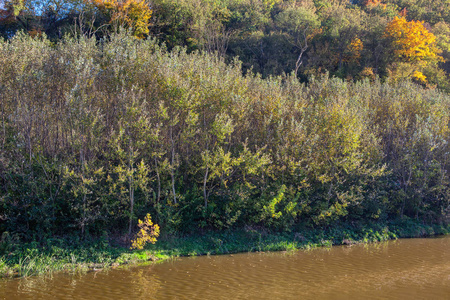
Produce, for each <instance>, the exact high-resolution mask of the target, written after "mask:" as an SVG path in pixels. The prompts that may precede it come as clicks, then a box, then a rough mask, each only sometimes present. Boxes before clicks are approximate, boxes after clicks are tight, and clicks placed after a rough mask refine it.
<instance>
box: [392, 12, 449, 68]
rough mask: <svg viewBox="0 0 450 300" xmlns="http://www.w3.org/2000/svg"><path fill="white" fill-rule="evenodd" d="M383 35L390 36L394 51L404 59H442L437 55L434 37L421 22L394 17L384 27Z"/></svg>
mask: <svg viewBox="0 0 450 300" xmlns="http://www.w3.org/2000/svg"><path fill="white" fill-rule="evenodd" d="M385 35H386V36H387V37H388V38H391V39H392V40H393V41H392V42H393V45H394V49H395V50H394V51H395V52H394V53H395V54H396V55H397V56H398V57H400V58H401V59H403V60H405V61H422V60H425V61H427V60H428V61H429V60H431V61H432V60H439V59H442V58H441V57H439V56H438V51H439V50H438V49H437V48H436V37H435V36H434V34H433V33H431V32H429V31H428V30H427V29H426V28H425V27H424V26H423V22H420V21H410V22H408V21H407V20H406V19H405V18H404V17H400V18H399V17H395V18H394V19H393V20H392V21H391V22H390V23H389V24H388V25H387V27H386V32H385Z"/></svg>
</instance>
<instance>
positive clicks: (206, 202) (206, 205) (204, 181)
mask: <svg viewBox="0 0 450 300" xmlns="http://www.w3.org/2000/svg"><path fill="white" fill-rule="evenodd" d="M208 171H209V167H208V166H206V171H205V177H204V178H203V197H204V198H205V209H206V208H208V195H207V193H206V182H207V180H208Z"/></svg>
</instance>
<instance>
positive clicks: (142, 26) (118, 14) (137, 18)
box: [89, 0, 152, 38]
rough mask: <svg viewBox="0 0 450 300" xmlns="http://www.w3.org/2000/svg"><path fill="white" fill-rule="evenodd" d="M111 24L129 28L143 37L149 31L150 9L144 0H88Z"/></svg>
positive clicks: (135, 34) (139, 36)
mask: <svg viewBox="0 0 450 300" xmlns="http://www.w3.org/2000/svg"><path fill="white" fill-rule="evenodd" d="M89 1H91V3H92V5H94V6H95V8H97V9H98V10H99V11H100V13H101V14H102V15H103V17H106V19H107V22H108V23H110V24H112V25H113V26H116V27H118V26H122V27H125V28H131V29H132V32H133V35H134V36H136V37H138V38H144V37H145V36H147V35H148V33H149V29H148V27H149V24H150V18H151V16H152V10H151V9H150V6H149V4H148V3H147V2H146V0H126V1H118V0H89Z"/></svg>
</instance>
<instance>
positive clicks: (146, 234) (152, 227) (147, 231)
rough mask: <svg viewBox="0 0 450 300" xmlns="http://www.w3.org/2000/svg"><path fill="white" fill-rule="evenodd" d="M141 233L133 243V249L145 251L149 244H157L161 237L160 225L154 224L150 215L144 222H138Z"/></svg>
mask: <svg viewBox="0 0 450 300" xmlns="http://www.w3.org/2000/svg"><path fill="white" fill-rule="evenodd" d="M138 227H139V232H138V233H137V234H136V236H135V238H134V239H133V240H132V241H131V249H143V248H144V246H145V244H147V243H152V244H154V243H156V238H157V237H158V236H159V226H158V224H153V222H152V218H151V216H150V214H147V215H146V216H145V219H144V221H141V220H138Z"/></svg>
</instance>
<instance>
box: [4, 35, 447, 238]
mask: <svg viewBox="0 0 450 300" xmlns="http://www.w3.org/2000/svg"><path fill="white" fill-rule="evenodd" d="M364 50H365V48H363V49H362V50H361V51H364ZM22 53H27V55H22ZM0 54H1V55H0V85H1V89H0V93H1V95H0V96H1V97H2V100H3V101H2V102H1V103H0V112H1V118H0V128H1V130H0V147H1V151H0V216H1V218H0V230H1V231H2V232H4V231H8V232H10V233H11V234H12V235H14V236H18V237H20V238H21V239H24V240H32V239H35V238H37V239H45V238H47V237H49V236H52V235H55V234H73V235H76V236H79V237H80V238H83V239H87V238H89V237H90V236H96V235H101V234H102V233H103V232H104V231H107V232H108V233H109V234H120V235H125V234H130V233H131V232H133V231H134V228H135V226H136V221H137V220H138V219H141V220H142V219H143V218H144V217H145V215H146V214H147V213H150V214H151V215H152V216H153V218H154V220H155V222H156V223H158V224H159V225H160V226H161V227H162V228H163V229H164V231H165V232H166V233H176V232H190V231H197V230H209V229H218V230H225V229H227V228H231V229H232V228H237V227H241V226H244V225H251V226H266V227H268V228H272V229H276V230H282V231H284V230H287V231H289V230H292V228H294V227H295V226H300V225H302V226H309V227H317V226H330V227H332V226H333V224H338V223H341V222H353V221H359V220H363V219H366V220H367V219H369V220H377V221H383V220H389V219H391V218H397V217H403V218H415V219H418V220H422V221H423V222H437V223H439V222H443V220H444V219H445V214H446V213H445V209H446V208H447V207H448V205H449V203H448V199H449V198H448V196H447V195H448V193H449V187H450V185H449V182H450V181H449V180H448V174H449V172H448V168H449V167H450V164H449V161H448V156H447V153H448V147H449V146H448V143H447V142H446V141H447V140H448V138H449V136H448V135H449V132H450V131H449V129H448V124H449V121H448V120H449V114H448V110H447V105H448V103H449V101H450V99H449V96H448V95H447V94H445V93H443V92H440V91H438V90H433V89H424V88H421V87H419V86H417V85H415V84H413V83H411V82H399V83H392V84H391V83H382V82H381V81H380V80H379V79H377V78H372V82H370V81H368V80H367V81H361V82H356V83H352V82H347V81H343V80H341V79H339V78H336V77H330V76H328V75H323V76H321V77H319V78H313V77H311V78H310V80H309V83H308V84H303V83H300V82H299V81H298V79H297V78H296V77H295V75H289V76H284V77H272V78H268V79H262V78H261V76H258V75H253V74H247V75H242V65H241V63H240V62H238V61H237V60H236V61H234V63H232V64H227V63H226V62H225V60H224V59H223V58H220V57H218V56H216V55H215V54H207V53H188V52H187V51H186V50H185V49H173V50H172V51H169V50H167V49H165V48H164V47H162V46H159V45H158V42H157V41H156V40H150V39H148V40H139V39H135V38H134V37H132V36H129V35H127V34H125V33H119V34H113V35H111V36H110V41H105V42H102V43H98V42H97V41H96V39H95V37H91V38H89V37H85V36H81V37H78V38H70V37H66V38H65V39H64V40H63V41H62V42H60V43H58V44H56V45H55V44H52V43H50V42H49V41H48V40H47V39H45V38H37V37H36V38H32V37H30V36H28V35H27V34H24V33H23V34H17V35H16V36H15V37H14V38H13V39H11V40H9V41H3V42H1V43H0ZM430 72H431V71H430ZM424 74H425V73H424ZM369 75H370V74H369ZM425 76H427V77H428V73H427V74H426V75H425Z"/></svg>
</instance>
